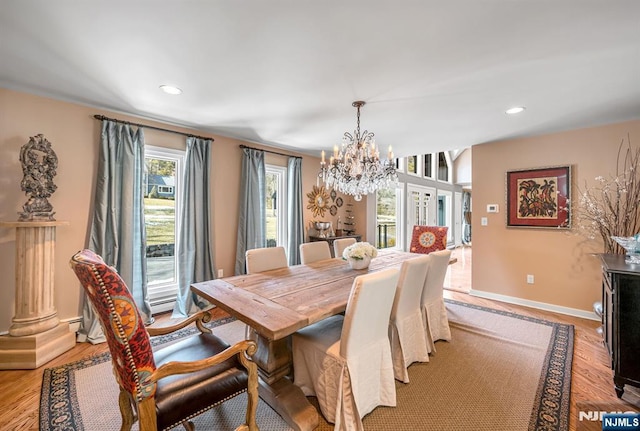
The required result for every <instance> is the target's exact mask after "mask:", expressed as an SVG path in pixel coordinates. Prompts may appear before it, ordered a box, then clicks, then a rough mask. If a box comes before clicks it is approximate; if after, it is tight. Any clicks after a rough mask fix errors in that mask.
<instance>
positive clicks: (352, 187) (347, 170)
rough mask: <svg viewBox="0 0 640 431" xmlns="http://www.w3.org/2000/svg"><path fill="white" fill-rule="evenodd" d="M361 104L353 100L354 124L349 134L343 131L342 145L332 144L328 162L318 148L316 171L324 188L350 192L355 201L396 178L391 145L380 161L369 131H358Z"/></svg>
mask: <svg viewBox="0 0 640 431" xmlns="http://www.w3.org/2000/svg"><path fill="white" fill-rule="evenodd" d="M364 104H365V102H362V101H356V102H353V104H352V105H353V106H354V107H355V108H356V109H357V112H358V114H357V120H358V122H357V128H356V130H355V131H354V132H353V135H352V134H351V133H349V132H345V134H344V136H343V137H342V147H341V148H338V146H337V145H335V146H334V147H333V156H331V158H330V159H329V163H328V164H327V162H326V161H325V153H324V151H322V159H321V161H320V172H319V173H318V177H319V178H320V179H322V181H323V182H324V183H325V185H326V186H327V188H334V189H335V190H337V191H339V192H341V193H344V194H347V195H351V196H353V198H354V199H355V200H356V201H359V200H361V199H362V196H363V195H367V194H369V193H373V192H375V191H376V190H379V189H388V188H390V187H392V186H395V185H396V184H397V182H398V174H397V173H396V167H395V163H394V160H393V152H392V151H391V146H389V151H388V152H387V158H386V159H385V160H384V161H381V160H380V152H379V151H378V147H377V146H376V143H375V139H374V137H373V133H372V132H368V131H366V130H365V131H364V132H363V133H362V134H360V108H361V107H362V106H363V105H364Z"/></svg>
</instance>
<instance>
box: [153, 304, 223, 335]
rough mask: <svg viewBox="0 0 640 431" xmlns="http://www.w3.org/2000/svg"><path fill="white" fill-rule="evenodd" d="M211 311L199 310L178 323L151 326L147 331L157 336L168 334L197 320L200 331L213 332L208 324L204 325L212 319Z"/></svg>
mask: <svg viewBox="0 0 640 431" xmlns="http://www.w3.org/2000/svg"><path fill="white" fill-rule="evenodd" d="M209 311H210V310H202V311H199V312H197V313H196V314H194V315H192V316H189V317H187V318H186V319H184V320H181V321H180V322H178V323H176V324H175V325H171V326H163V327H160V328H152V327H149V328H147V332H148V333H149V335H150V336H151V337H155V336H158V335H166V334H170V333H171V332H175V331H177V330H178V329H182V328H184V327H186V326H189V325H190V324H192V323H194V322H195V324H196V326H197V327H198V329H199V330H200V332H202V333H206V334H211V329H209V328H207V327H206V326H204V324H205V323H208V322H210V321H211V313H210V312H209Z"/></svg>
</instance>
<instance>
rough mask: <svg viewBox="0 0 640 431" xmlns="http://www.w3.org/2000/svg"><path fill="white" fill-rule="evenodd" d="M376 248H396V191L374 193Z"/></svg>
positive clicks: (382, 190) (387, 190) (381, 190)
mask: <svg viewBox="0 0 640 431" xmlns="http://www.w3.org/2000/svg"><path fill="white" fill-rule="evenodd" d="M376 199H377V200H376V211H377V212H376V220H377V222H376V248H388V247H395V246H396V237H397V235H396V226H397V220H396V218H397V215H398V213H399V211H398V208H397V203H398V202H397V191H396V189H395V188H394V189H380V190H378V191H377V193H376Z"/></svg>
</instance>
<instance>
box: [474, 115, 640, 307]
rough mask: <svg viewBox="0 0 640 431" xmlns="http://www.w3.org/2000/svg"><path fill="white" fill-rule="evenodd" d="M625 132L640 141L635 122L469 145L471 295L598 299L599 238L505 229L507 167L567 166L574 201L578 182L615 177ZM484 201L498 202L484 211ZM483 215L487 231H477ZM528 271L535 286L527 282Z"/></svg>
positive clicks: (570, 301) (574, 302)
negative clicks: (493, 210)
mask: <svg viewBox="0 0 640 431" xmlns="http://www.w3.org/2000/svg"><path fill="white" fill-rule="evenodd" d="M627 134H629V135H630V136H631V141H632V143H633V142H634V141H635V145H636V146H637V145H638V144H640V121H632V122H626V123H621V124H614V125H608V126H603V127H595V128H589V129H581V130H574V131H569V132H564V133H556V134H550V135H545V136H537V137H532V138H526V139H515V140H510V141H504V142H495V143H488V144H482V145H475V146H474V147H473V160H472V176H473V192H472V195H473V220H472V226H473V233H472V242H473V266H472V288H473V290H474V291H480V292H481V293H482V292H488V293H489V294H491V295H493V294H497V295H505V296H508V297H515V298H520V299H523V300H529V301H536V302H541V303H546V304H554V305H557V306H560V307H568V308H572V309H578V310H585V311H590V310H591V309H592V304H593V302H594V301H596V300H599V299H600V295H601V293H600V272H599V260H598V259H597V258H596V257H593V256H592V255H591V253H593V252H602V245H601V244H600V243H599V241H587V242H585V240H584V237H582V236H579V235H576V229H573V230H571V231H563V230H553V229H526V228H506V206H505V174H506V171H507V170H515V169H527V168H536V167H544V166H554V165H571V167H572V177H573V178H572V196H573V199H574V200H576V201H577V199H576V196H577V193H576V185H580V186H581V187H582V188H584V186H585V184H587V185H593V182H594V178H595V177H596V176H598V175H603V176H607V175H609V174H613V173H615V166H616V157H617V151H618V147H619V145H620V142H621V140H622V139H623V138H626V136H627ZM487 204H499V205H500V212H499V213H497V214H489V213H487V212H486V207H487ZM481 217H487V218H488V226H481V225H480V219H481ZM527 274H533V275H534V277H535V283H534V284H533V285H531V284H527V283H526V275H527Z"/></svg>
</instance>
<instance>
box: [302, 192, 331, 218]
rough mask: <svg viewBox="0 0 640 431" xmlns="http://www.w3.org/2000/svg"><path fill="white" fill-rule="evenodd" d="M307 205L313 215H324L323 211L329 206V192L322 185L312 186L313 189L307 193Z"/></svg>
mask: <svg viewBox="0 0 640 431" xmlns="http://www.w3.org/2000/svg"><path fill="white" fill-rule="evenodd" d="M307 197H308V198H309V205H307V209H309V210H311V212H312V213H313V216H314V217H324V213H325V211H327V210H328V209H329V207H330V205H329V192H328V191H327V189H325V188H324V186H320V187H318V186H313V189H312V190H311V191H310V192H309V193H307Z"/></svg>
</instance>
